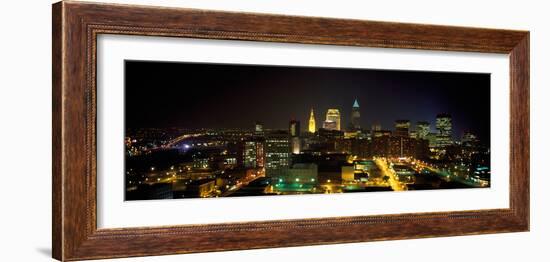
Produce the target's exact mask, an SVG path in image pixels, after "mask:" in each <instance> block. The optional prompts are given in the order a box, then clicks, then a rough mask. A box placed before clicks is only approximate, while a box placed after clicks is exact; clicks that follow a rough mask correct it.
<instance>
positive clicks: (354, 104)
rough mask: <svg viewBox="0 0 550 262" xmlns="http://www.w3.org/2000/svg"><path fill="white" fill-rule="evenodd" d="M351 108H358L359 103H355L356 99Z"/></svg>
mask: <svg viewBox="0 0 550 262" xmlns="http://www.w3.org/2000/svg"><path fill="white" fill-rule="evenodd" d="M353 107H359V103H358V102H357V98H355V102H353Z"/></svg>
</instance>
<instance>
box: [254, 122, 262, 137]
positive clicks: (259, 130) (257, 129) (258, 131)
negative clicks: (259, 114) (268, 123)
mask: <svg viewBox="0 0 550 262" xmlns="http://www.w3.org/2000/svg"><path fill="white" fill-rule="evenodd" d="M254 132H255V133H256V134H262V133H263V132H264V124H262V123H261V122H256V125H255V126H254Z"/></svg>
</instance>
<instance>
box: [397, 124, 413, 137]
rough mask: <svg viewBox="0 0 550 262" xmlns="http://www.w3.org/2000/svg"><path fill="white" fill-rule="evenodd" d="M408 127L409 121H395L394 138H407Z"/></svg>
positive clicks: (409, 125)
mask: <svg viewBox="0 0 550 262" xmlns="http://www.w3.org/2000/svg"><path fill="white" fill-rule="evenodd" d="M410 127H411V121H409V120H395V136H402V137H408V136H409V128H410Z"/></svg>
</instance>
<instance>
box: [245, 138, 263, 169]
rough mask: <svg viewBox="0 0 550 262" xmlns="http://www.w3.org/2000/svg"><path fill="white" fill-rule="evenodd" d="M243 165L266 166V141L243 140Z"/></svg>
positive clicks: (252, 166) (250, 166)
mask: <svg viewBox="0 0 550 262" xmlns="http://www.w3.org/2000/svg"><path fill="white" fill-rule="evenodd" d="M242 147H243V148H242V156H241V157H242V165H243V166H244V167H246V168H257V167H264V165H265V153H264V143H263V141H260V140H248V141H243V142H242Z"/></svg>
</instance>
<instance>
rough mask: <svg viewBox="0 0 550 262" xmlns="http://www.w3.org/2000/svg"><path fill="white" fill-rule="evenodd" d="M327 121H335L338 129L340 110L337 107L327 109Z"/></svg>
mask: <svg viewBox="0 0 550 262" xmlns="http://www.w3.org/2000/svg"><path fill="white" fill-rule="evenodd" d="M326 120H327V121H334V122H335V123H336V129H335V130H338V131H340V130H341V129H340V110H338V109H329V110H328V111H327V118H326Z"/></svg>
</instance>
